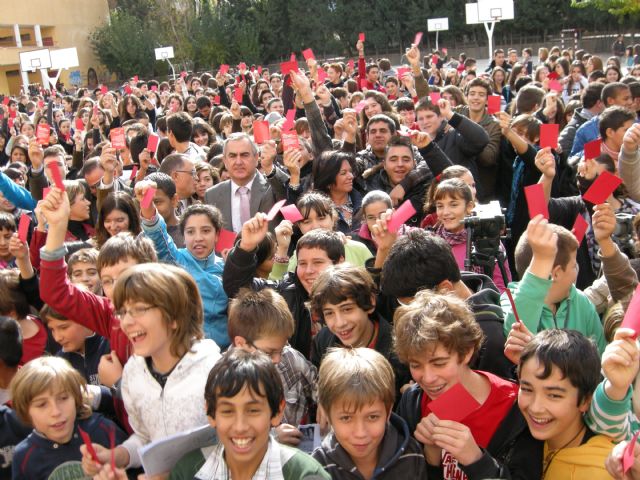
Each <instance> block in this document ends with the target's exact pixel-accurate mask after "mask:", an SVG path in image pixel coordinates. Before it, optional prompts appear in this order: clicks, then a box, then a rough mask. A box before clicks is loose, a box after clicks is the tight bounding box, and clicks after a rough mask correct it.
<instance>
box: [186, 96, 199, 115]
mask: <svg viewBox="0 0 640 480" xmlns="http://www.w3.org/2000/svg"><path fill="white" fill-rule="evenodd" d="M183 110H184V111H185V112H187V113H188V114H189V115H191V116H192V117H193V116H194V115H195V114H196V113H198V105H197V103H196V97H194V96H193V95H189V96H188V97H187V98H185V99H184V108H183Z"/></svg>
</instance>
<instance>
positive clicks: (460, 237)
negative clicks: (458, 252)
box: [435, 224, 467, 247]
mask: <svg viewBox="0 0 640 480" xmlns="http://www.w3.org/2000/svg"><path fill="white" fill-rule="evenodd" d="M435 233H436V235H438V236H439V237H442V238H444V239H445V241H446V242H447V243H448V244H449V246H451V247H453V246H454V245H460V244H461V243H467V229H466V228H463V229H462V230H460V231H459V232H450V231H448V230H447V229H446V228H444V225H442V224H440V225H438V226H437V227H436V230H435Z"/></svg>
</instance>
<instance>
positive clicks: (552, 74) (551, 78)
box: [547, 72, 559, 80]
mask: <svg viewBox="0 0 640 480" xmlns="http://www.w3.org/2000/svg"><path fill="white" fill-rule="evenodd" d="M547 77H548V78H549V79H550V80H557V79H558V78H559V75H558V73H557V72H551V73H550V74H549V75H547Z"/></svg>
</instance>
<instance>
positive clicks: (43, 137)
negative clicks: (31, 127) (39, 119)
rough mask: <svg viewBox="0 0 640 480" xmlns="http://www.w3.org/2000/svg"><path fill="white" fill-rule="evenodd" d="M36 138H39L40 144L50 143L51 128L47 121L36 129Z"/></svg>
mask: <svg viewBox="0 0 640 480" xmlns="http://www.w3.org/2000/svg"><path fill="white" fill-rule="evenodd" d="M36 138H37V139H38V145H49V139H50V138H51V128H50V127H49V125H47V124H46V123H40V124H39V125H38V128H37V129H36Z"/></svg>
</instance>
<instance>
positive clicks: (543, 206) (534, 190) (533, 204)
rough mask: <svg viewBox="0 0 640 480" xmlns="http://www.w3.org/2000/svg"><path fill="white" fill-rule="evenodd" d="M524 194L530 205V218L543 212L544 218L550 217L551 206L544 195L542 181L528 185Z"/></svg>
mask: <svg viewBox="0 0 640 480" xmlns="http://www.w3.org/2000/svg"><path fill="white" fill-rule="evenodd" d="M524 196H525V198H526V199H527V206H528V207H529V218H533V217H535V216H536V215H540V214H542V216H543V217H544V218H546V219H547V220H548V219H549V206H548V205H547V199H546V198H545V196H544V187H543V186H542V184H541V183H534V184H533V185H529V186H528V187H524Z"/></svg>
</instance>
